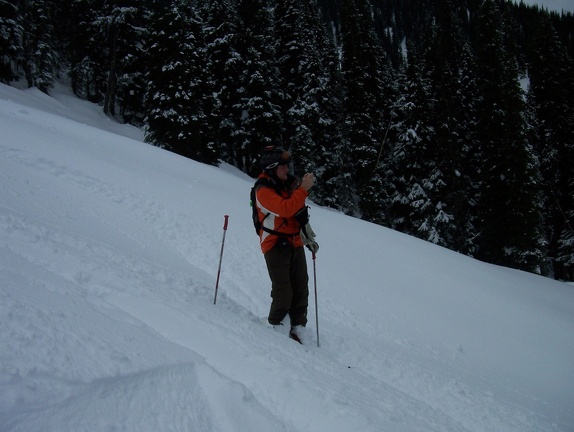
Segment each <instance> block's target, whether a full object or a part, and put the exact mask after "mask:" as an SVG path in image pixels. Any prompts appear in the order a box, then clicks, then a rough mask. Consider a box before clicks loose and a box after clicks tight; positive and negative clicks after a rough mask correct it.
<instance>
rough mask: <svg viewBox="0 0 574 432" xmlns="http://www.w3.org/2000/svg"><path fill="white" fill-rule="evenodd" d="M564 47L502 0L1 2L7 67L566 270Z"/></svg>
mask: <svg viewBox="0 0 574 432" xmlns="http://www.w3.org/2000/svg"><path fill="white" fill-rule="evenodd" d="M573 58H574V18H573V16H572V14H570V13H568V14H561V13H557V12H549V11H547V10H543V9H539V8H537V7H531V6H526V5H524V4H522V3H521V4H515V3H513V2H510V1H506V0H117V1H112V0H58V1H56V0H0V80H1V81H2V82H3V83H6V84H9V85H18V86H28V87H33V86H34V87H37V88H39V89H40V90H41V91H43V92H46V93H48V94H49V92H50V89H51V88H52V87H53V85H54V83H56V82H58V81H65V82H67V83H68V84H69V85H70V86H71V88H72V89H73V91H74V93H75V94H76V95H78V96H79V97H81V98H85V99H87V100H90V101H93V102H96V103H99V104H101V105H102V107H103V110H104V112H105V113H106V114H108V115H109V116H112V117H114V118H116V119H117V120H119V121H121V122H126V123H130V124H134V125H137V126H139V127H142V128H143V129H144V130H145V137H146V141H147V142H149V143H151V144H153V145H157V146H160V147H162V148H165V149H168V150H170V151H173V152H176V153H178V154H181V155H183V156H185V157H188V158H192V159H194V160H197V161H200V162H203V163H207V164H213V165H218V164H219V163H221V162H226V163H229V164H231V165H234V166H236V167H238V168H239V169H241V170H242V171H244V172H246V173H248V174H250V175H251V176H255V175H256V174H258V172H259V167H258V163H257V162H258V158H259V154H260V152H261V150H262V148H263V147H264V146H266V145H280V146H283V147H284V148H286V149H289V150H290V152H291V153H292V155H293V157H294V160H295V161H296V165H295V167H294V170H295V173H296V174H298V175H301V174H302V173H304V172H306V171H313V172H315V173H316V175H317V177H318V184H317V185H316V187H315V188H314V189H313V195H312V198H313V200H314V201H315V202H317V203H319V204H321V205H325V206H329V207H332V208H334V209H337V210H341V211H343V212H345V213H347V214H350V215H353V216H356V217H360V218H362V219H365V220H368V221H371V222H374V223H377V224H380V225H383V226H386V227H390V228H392V229H395V230H398V231H401V232H404V233H407V234H410V235H413V236H417V237H419V238H422V239H425V240H427V241H430V242H433V243H435V244H437V245H441V246H444V247H447V248H450V249H452V250H455V251H458V252H461V253H464V254H467V255H469V256H473V257H476V258H478V259H480V260H484V261H487V262H490V263H494V264H499V265H503V266H508V267H512V268H517V269H522V270H526V271H531V272H536V273H540V274H543V275H546V276H549V277H554V278H557V279H561V280H569V281H572V280H574V230H573V226H574V126H573V125H574V66H573ZM153 175H154V173H150V176H153ZM246 206H248V201H247V198H246ZM246 211H250V210H249V209H248V208H246ZM323 235H337V233H324V234H323ZM381 247H385V246H384V245H381Z"/></svg>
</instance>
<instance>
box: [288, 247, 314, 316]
mask: <svg viewBox="0 0 574 432" xmlns="http://www.w3.org/2000/svg"><path fill="white" fill-rule="evenodd" d="M290 276H291V277H290V279H291V288H292V292H293V298H292V300H291V308H290V309H289V316H290V318H291V326H292V327H293V326H297V325H302V326H304V325H306V324H307V308H308V306H309V275H308V274H307V260H306V258H305V248H303V247H298V248H295V249H294V250H293V256H292V258H291V271H290Z"/></svg>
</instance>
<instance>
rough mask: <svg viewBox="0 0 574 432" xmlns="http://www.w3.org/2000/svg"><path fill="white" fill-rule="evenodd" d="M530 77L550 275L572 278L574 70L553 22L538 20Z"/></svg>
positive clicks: (544, 19)
mask: <svg viewBox="0 0 574 432" xmlns="http://www.w3.org/2000/svg"><path fill="white" fill-rule="evenodd" d="M533 50H534V52H533V55H532V56H531V62H530V68H529V76H530V94H531V97H532V99H533V100H534V103H535V106H534V109H535V114H536V118H537V122H538V123H537V127H538V130H537V138H538V143H537V150H538V153H539V154H540V158H541V170H542V174H543V180H544V182H543V189H544V197H545V201H544V214H545V220H546V238H547V239H548V249H549V250H548V254H549V257H550V260H551V263H552V268H551V269H550V272H551V273H553V274H554V276H555V277H557V278H559V279H565V278H567V277H568V275H570V276H569V277H570V278H571V277H572V276H571V275H572V272H573V270H574V267H573V266H572V265H571V264H569V263H570V259H569V258H568V257H569V256H571V255H572V254H573V253H574V250H572V249H571V247H572V244H571V241H570V240H569V238H570V237H571V235H572V234H571V232H572V228H571V227H572V226H573V225H574V220H573V219H572V211H573V210H574V189H573V188H572V186H573V183H574V166H573V164H572V160H574V128H573V127H572V125H573V124H574V67H573V65H572V60H571V58H569V57H568V55H567V52H566V50H565V48H564V46H563V45H562V43H561V42H560V40H559V38H558V36H557V33H556V31H555V29H554V27H553V26H552V23H551V22H550V20H549V19H548V18H547V17H544V16H542V17H541V19H540V20H539V27H538V28H537V30H536V34H535V37H534V40H533Z"/></svg>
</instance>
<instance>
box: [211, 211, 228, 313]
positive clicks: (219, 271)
mask: <svg viewBox="0 0 574 432" xmlns="http://www.w3.org/2000/svg"><path fill="white" fill-rule="evenodd" d="M228 220H229V215H225V221H224V222H223V240H222V241H221V252H220V253H219V268H218V269H217V280H216V281H215V296H214V297H213V304H215V303H217V289H218V288H219V275H220V274H221V260H222V259H223V246H224V245H225V233H226V232H227V221H228Z"/></svg>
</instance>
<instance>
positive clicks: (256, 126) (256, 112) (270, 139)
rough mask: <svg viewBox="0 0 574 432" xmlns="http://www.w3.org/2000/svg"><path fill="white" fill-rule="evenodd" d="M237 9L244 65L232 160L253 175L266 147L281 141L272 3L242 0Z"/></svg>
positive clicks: (240, 50) (258, 170)
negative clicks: (241, 29)
mask: <svg viewBox="0 0 574 432" xmlns="http://www.w3.org/2000/svg"><path fill="white" fill-rule="evenodd" d="M238 10H239V15H240V17H241V19H242V23H243V31H242V32H241V34H240V35H239V40H238V51H239V55H240V56H241V57H242V59H243V62H242V64H243V66H244V68H243V70H242V71H241V78H240V79H241V82H242V83H243V86H242V88H241V89H240V99H239V101H238V104H237V107H236V109H237V110H238V112H240V114H241V117H240V123H239V125H238V127H237V129H236V130H235V132H234V137H235V139H236V143H237V145H238V148H235V149H233V155H232V160H231V161H230V163H233V164H234V165H235V166H237V167H239V168H241V169H242V170H244V171H245V172H247V173H248V174H250V175H251V176H253V177H254V176H256V175H258V174H259V173H260V172H261V169H260V167H259V158H260V155H261V151H262V150H263V148H265V147H267V146H269V145H277V144H279V143H280V142H281V127H282V117H281V112H280V105H279V81H278V77H279V72H278V70H277V67H276V62H275V47H274V42H273V37H274V36H273V35H274V33H273V18H272V14H271V10H272V9H271V6H270V5H269V4H268V2H267V0H242V1H241V3H240V5H239V8H238Z"/></svg>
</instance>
